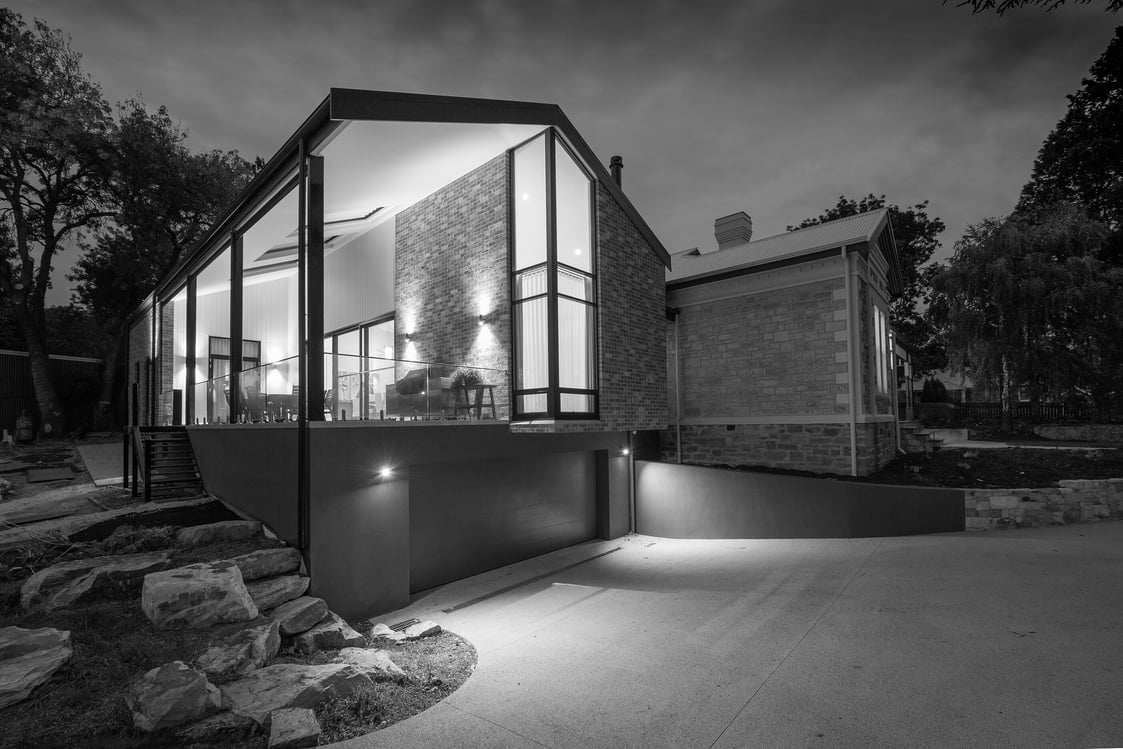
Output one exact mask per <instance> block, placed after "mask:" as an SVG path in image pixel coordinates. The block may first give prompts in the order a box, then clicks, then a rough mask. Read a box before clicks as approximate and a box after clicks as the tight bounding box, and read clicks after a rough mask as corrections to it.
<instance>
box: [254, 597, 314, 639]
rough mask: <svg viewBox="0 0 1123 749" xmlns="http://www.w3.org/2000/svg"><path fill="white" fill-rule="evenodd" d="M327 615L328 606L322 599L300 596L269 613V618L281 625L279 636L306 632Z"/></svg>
mask: <svg viewBox="0 0 1123 749" xmlns="http://www.w3.org/2000/svg"><path fill="white" fill-rule="evenodd" d="M327 615H328V605H327V604H326V603H324V599H322V598H312V597H311V596H302V597H301V598H297V599H295V600H292V601H288V602H287V603H282V604H281V605H280V606H278V607H277V608H275V609H273V610H272V611H271V612H269V617H270V618H272V619H276V620H277V622H278V623H279V624H280V625H281V634H283V635H298V634H300V633H301V632H306V631H308V630H309V629H311V628H312V627H314V626H316V625H317V624H319V623H320V622H322V621H323V620H324V617H326V616H327Z"/></svg>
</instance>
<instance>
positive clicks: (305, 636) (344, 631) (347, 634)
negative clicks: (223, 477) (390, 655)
mask: <svg viewBox="0 0 1123 749" xmlns="http://www.w3.org/2000/svg"><path fill="white" fill-rule="evenodd" d="M292 644H293V647H294V648H296V651H297V652H299V653H315V652H316V651H317V650H339V649H340V648H350V647H355V646H362V645H366V644H367V639H366V638H365V637H363V636H362V635H361V634H359V633H358V632H356V631H355V630H353V629H351V625H349V624H348V623H347V622H345V621H343V620H342V619H340V618H339V616H338V615H337V614H335V613H333V612H331V611H329V612H328V615H327V616H325V617H324V618H323V619H322V620H320V623H319V624H317V625H315V626H314V627H312V628H311V629H309V630H307V631H306V632H301V633H300V634H299V635H297V636H296V637H294V638H293V643H292Z"/></svg>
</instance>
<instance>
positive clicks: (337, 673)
mask: <svg viewBox="0 0 1123 749" xmlns="http://www.w3.org/2000/svg"><path fill="white" fill-rule="evenodd" d="M371 686H373V682H372V681H371V679H370V677H369V676H367V675H366V674H365V673H363V672H362V670H360V669H359V668H357V667H355V666H352V665H350V664H347V663H328V664H324V665H321V666H309V665H304V664H300V663H274V664H273V665H272V666H266V667H265V668H259V669H258V670H256V671H253V672H251V673H250V674H249V675H247V676H246V677H244V678H242V679H239V680H238V681H234V682H231V683H229V684H225V685H223V686H222V687H221V689H222V696H223V699H224V701H225V703H226V704H227V705H228V706H229V707H230V710H231V711H232V712H235V713H237V714H238V715H244V716H246V717H248V718H253V719H254V720H255V721H256V722H257V723H264V722H265V719H266V717H267V716H268V715H269V713H271V712H273V711H274V710H280V709H281V708H285V707H308V708H311V707H315V706H316V705H318V704H319V703H320V701H321V700H323V699H324V698H325V697H328V696H329V695H339V696H345V695H348V694H351V693H353V692H355V691H356V690H358V689H362V688H369V687H371Z"/></svg>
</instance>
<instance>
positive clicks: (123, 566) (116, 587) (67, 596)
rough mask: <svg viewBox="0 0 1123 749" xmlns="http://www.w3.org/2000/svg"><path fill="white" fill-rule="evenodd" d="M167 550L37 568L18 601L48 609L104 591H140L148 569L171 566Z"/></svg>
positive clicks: (91, 596)
mask: <svg viewBox="0 0 1123 749" xmlns="http://www.w3.org/2000/svg"><path fill="white" fill-rule="evenodd" d="M171 565H172V563H171V561H170V560H169V559H168V553H167V552H163V551H161V552H151V553H147V554H126V555H123V556H110V557H91V558H89V559H75V560H73V561H69V562H60V563H58V564H54V565H51V566H50V567H47V568H45V569H42V570H39V571H38V572H36V573H35V574H34V575H32V576H31V577H29V578H28V579H27V580H26V581H25V582H24V584H23V587H22V588H20V604H21V605H22V606H23V607H24V608H25V609H27V608H31V607H33V606H42V607H44V608H45V609H47V610H48V611H54V610H55V609H59V608H64V607H67V606H73V605H75V604H78V603H83V602H85V601H88V600H90V599H91V598H94V597H95V596H97V595H100V594H102V593H104V592H107V591H114V592H119V593H130V592H132V593H137V592H140V587H141V582H142V580H143V578H144V576H145V575H147V574H148V573H150V572H158V571H160V570H166V569H167V568H168V567H171Z"/></svg>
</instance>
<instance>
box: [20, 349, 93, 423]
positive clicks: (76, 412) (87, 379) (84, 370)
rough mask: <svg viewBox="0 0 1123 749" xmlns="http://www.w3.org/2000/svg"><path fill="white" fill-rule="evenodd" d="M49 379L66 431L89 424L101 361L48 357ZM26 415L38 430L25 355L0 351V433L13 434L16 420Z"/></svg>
mask: <svg viewBox="0 0 1123 749" xmlns="http://www.w3.org/2000/svg"><path fill="white" fill-rule="evenodd" d="M50 367H51V377H52V378H53V379H54V383H55V389H56V391H57V392H58V394H59V398H60V399H61V400H62V405H63V412H64V418H65V420H66V423H67V425H68V428H72V429H73V428H76V427H79V426H82V425H86V426H89V425H90V424H92V423H93V422H92V419H93V412H94V409H95V408H96V406H97V397H98V392H99V391H100V389H101V371H102V368H103V363H102V360H101V359H88V358H85V357H78V356H56V355H54V354H52V355H51V357H50ZM23 413H27V415H28V416H30V417H31V421H32V424H33V426H34V428H35V429H36V431H38V429H39V404H38V403H37V402H36V400H35V388H34V386H33V385H32V383H31V363H30V360H29V359H28V357H27V352H26V351H7V350H0V429H7V430H8V431H14V430H15V424H16V419H18V418H19V417H20V415H21V414H23Z"/></svg>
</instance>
